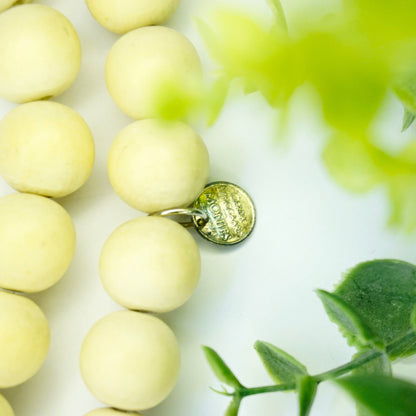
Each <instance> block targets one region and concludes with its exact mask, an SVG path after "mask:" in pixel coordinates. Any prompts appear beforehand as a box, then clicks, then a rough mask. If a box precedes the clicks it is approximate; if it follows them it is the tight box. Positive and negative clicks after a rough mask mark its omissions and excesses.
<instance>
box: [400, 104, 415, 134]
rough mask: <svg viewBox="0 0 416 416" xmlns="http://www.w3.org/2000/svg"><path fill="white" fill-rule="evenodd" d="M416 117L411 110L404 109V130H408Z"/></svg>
mask: <svg viewBox="0 0 416 416" xmlns="http://www.w3.org/2000/svg"><path fill="white" fill-rule="evenodd" d="M415 118H416V116H415V115H414V114H413V113H411V112H410V111H409V110H406V109H405V110H404V116H403V125H402V132H403V131H405V130H407V129H408V128H409V127H410V126H411V125H412V123H413V122H414V121H415Z"/></svg>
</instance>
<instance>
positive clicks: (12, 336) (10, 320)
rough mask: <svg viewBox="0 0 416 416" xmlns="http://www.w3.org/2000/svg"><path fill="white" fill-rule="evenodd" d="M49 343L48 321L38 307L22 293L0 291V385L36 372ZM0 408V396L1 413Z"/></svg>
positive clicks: (17, 380)
mask: <svg viewBox="0 0 416 416" xmlns="http://www.w3.org/2000/svg"><path fill="white" fill-rule="evenodd" d="M49 343H50V334H49V325H48V322H47V320H46V317H45V315H44V314H43V312H42V311H41V310H40V309H39V307H38V306H37V305H36V304H35V303H34V302H33V301H32V300H30V299H27V298H25V297H23V296H18V295H13V294H11V293H7V292H3V291H0V345H1V360H0V388H7V387H13V386H17V385H19V384H21V383H24V382H25V381H26V380H28V379H29V378H30V377H32V376H33V375H35V374H36V373H37V371H38V370H39V368H40V367H41V365H42V364H43V362H44V361H45V358H46V354H47V352H48V348H49ZM3 406H4V407H5V405H3ZM1 409H2V403H1V400H0V414H1V415H2V416H3V412H1ZM11 414H13V413H11Z"/></svg>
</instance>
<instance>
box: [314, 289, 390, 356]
mask: <svg viewBox="0 0 416 416" xmlns="http://www.w3.org/2000/svg"><path fill="white" fill-rule="evenodd" d="M317 294H318V296H319V298H320V299H321V301H322V303H323V305H324V307H325V310H326V312H327V314H328V316H329V318H330V319H331V321H333V322H335V323H336V324H337V325H338V327H339V329H340V331H341V333H342V334H343V335H344V336H345V337H346V338H347V340H348V343H349V344H350V345H353V346H356V347H357V348H363V347H365V346H367V345H375V346H378V347H380V346H382V343H381V341H380V337H379V336H378V335H377V334H375V333H374V332H373V331H372V330H371V329H370V328H369V327H368V326H367V325H366V323H365V321H364V320H363V319H362V318H361V317H360V316H359V314H358V313H357V311H355V310H354V309H353V308H352V307H351V306H350V305H349V304H348V303H347V302H345V301H344V300H343V299H342V298H340V297H339V296H337V295H335V294H333V293H329V292H326V291H325V290H318V291H317Z"/></svg>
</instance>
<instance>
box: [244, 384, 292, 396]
mask: <svg viewBox="0 0 416 416" xmlns="http://www.w3.org/2000/svg"><path fill="white" fill-rule="evenodd" d="M295 389H296V383H287V384H273V385H271V386H261V387H251V388H247V387H245V388H243V389H241V390H239V394H240V396H241V397H246V396H253V395H254V394H262V393H274V392H276V391H290V390H295Z"/></svg>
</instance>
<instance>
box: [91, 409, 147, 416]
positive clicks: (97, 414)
mask: <svg viewBox="0 0 416 416" xmlns="http://www.w3.org/2000/svg"><path fill="white" fill-rule="evenodd" d="M84 416H142V415H140V414H139V413H130V412H129V413H126V412H123V411H120V410H116V409H110V408H108V407H107V408H104V409H96V410H92V411H91V412H88V413H86V414H85V415H84Z"/></svg>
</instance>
